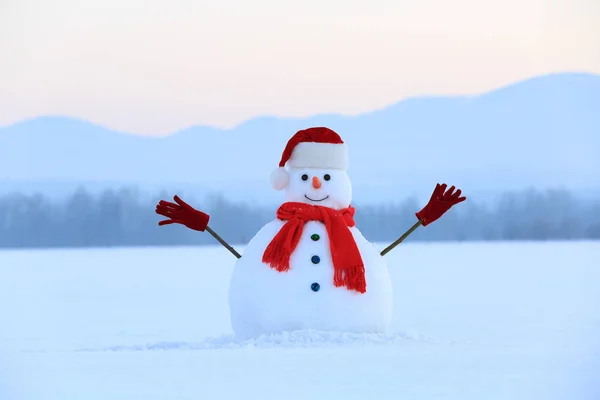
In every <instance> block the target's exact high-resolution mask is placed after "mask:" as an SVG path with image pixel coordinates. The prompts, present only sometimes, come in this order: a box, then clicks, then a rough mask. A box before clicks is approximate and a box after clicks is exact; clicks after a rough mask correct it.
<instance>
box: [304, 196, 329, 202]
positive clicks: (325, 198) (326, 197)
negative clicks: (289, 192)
mask: <svg viewBox="0 0 600 400" xmlns="http://www.w3.org/2000/svg"><path fill="white" fill-rule="evenodd" d="M304 197H306V198H307V199H308V200H310V201H323V200H327V199H328V198H329V195H327V196H325V197H323V198H322V199H311V198H310V197H308V196H307V195H304Z"/></svg>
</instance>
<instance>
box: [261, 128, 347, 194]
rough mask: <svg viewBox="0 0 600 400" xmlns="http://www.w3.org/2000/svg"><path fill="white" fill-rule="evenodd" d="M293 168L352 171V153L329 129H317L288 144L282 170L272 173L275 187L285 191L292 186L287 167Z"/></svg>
mask: <svg viewBox="0 0 600 400" xmlns="http://www.w3.org/2000/svg"><path fill="white" fill-rule="evenodd" d="M286 163H287V165H288V166H289V167H291V168H322V169H341V170H346V169H347V168H348V150H347V148H346V144H345V143H344V142H343V141H342V138H340V136H339V135H338V134H337V133H335V132H334V131H332V130H331V129H329V128H325V127H315V128H308V129H304V130H301V131H298V132H296V134H295V135H294V136H292V137H291V139H290V140H289V141H288V142H287V145H286V146H285V149H284V150H283V153H282V155H281V161H280V162H279V168H276V169H275V170H274V171H273V172H272V173H271V186H272V187H273V189H275V190H282V189H285V188H286V187H287V185H288V184H289V182H290V176H289V174H288V172H287V171H286V170H285V168H284V167H285V165H286Z"/></svg>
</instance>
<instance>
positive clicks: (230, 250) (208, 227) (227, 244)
mask: <svg viewBox="0 0 600 400" xmlns="http://www.w3.org/2000/svg"><path fill="white" fill-rule="evenodd" d="M206 232H208V233H210V234H211V235H212V237H214V238H215V239H217V241H218V242H219V243H221V244H222V245H223V247H225V248H226V249H227V250H229V252H230V253H231V254H233V255H234V256H236V257H237V258H238V259H240V258H242V256H241V255H240V253H238V252H237V251H236V250H235V249H234V248H233V247H231V245H230V244H229V243H227V242H226V241H225V240H223V238H221V236H219V235H218V234H217V232H215V231H213V230H212V228H211V227H210V226H208V225H206Z"/></svg>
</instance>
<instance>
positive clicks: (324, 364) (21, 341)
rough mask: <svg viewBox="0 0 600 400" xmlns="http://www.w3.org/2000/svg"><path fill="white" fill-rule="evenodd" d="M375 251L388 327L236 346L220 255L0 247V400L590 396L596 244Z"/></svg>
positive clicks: (595, 375) (596, 343) (596, 341)
mask: <svg viewBox="0 0 600 400" xmlns="http://www.w3.org/2000/svg"><path fill="white" fill-rule="evenodd" d="M386 258H388V262H389V264H390V269H391V273H392V277H393V279H394V285H395V286H394V288H395V314H394V325H393V332H390V334H388V335H379V336H378V335H350V334H334V333H329V334H328V333H320V332H297V333H290V334H286V335H276V336H274V337H265V338H261V339H259V340H256V341H249V342H237V341H235V340H233V339H232V338H231V337H230V334H231V330H230V325H229V316H228V305H227V288H228V281H229V277H230V274H231V271H232V267H233V263H234V261H235V258H234V257H233V256H231V255H230V254H229V253H228V252H227V251H226V250H225V249H223V248H220V247H213V248H148V249H113V250H68V251H66V250H54V251H4V252H0V346H1V347H0V356H1V357H2V358H0V399H2V400H4V399H6V400H21V399H27V400H38V399H39V400H55V399H56V400H95V399H98V400H100V399H102V400H109V399H110V400H119V399H123V400H136V399H143V400H153V399H157V400H158V399H160V400H170V399H194V400H209V399H219V400H220V399H243V400H245V399H261V400H266V399H278V400H282V399H285V400H291V399H309V398H310V399H344V400H346V399H361V400H365V399H378V400H379V399H394V400H398V399H457V400H470V399H473V400H487V399H502V400H506V399H509V400H519V399H526V400H534V399H535V400H536V399H540V400H541V399H543V400H555V399H556V400H558V399H561V400H562V399H564V400H598V399H600V261H599V259H600V242H580V243H575V242H573V243H487V244H486V243H479V244H475V243H465V244H402V245H401V246H400V247H399V248H397V249H395V250H394V251H393V252H391V253H390V254H389V255H387V256H386ZM298 307H302V305H301V304H298Z"/></svg>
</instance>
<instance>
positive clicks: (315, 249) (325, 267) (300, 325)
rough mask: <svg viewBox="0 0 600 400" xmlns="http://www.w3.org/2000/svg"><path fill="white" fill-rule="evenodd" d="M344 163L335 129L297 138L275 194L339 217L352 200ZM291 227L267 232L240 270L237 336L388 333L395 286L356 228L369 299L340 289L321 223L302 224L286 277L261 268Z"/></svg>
mask: <svg viewBox="0 0 600 400" xmlns="http://www.w3.org/2000/svg"><path fill="white" fill-rule="evenodd" d="M347 158H348V155H347V149H346V146H345V144H344V143H343V142H342V140H341V138H340V137H339V136H338V135H337V134H336V133H335V132H333V131H331V130H330V129H327V128H310V129H307V130H304V131H299V132H298V133H296V135H294V137H292V138H291V139H290V141H289V142H288V144H287V146H286V148H285V150H284V152H283V155H282V159H281V162H280V164H279V168H278V169H277V170H275V171H274V173H273V174H272V176H271V183H272V185H273V187H274V188H275V189H277V190H282V189H285V198H286V202H294V203H304V204H310V205H314V206H321V207H327V210H330V209H332V210H335V211H334V213H335V212H338V214H339V211H341V210H344V209H347V208H348V207H349V206H350V203H351V200H352V185H351V182H350V178H349V177H348V175H347V173H346V169H347V164H348V160H347ZM286 163H287V167H288V169H287V170H286V169H285V168H284V166H286ZM320 210H324V209H323V208H320ZM330 211H331V210H330ZM358 212H360V211H358ZM328 215H329V214H328ZM323 221H324V219H323ZM338 221H339V220H338ZM286 223H288V221H283V220H280V219H276V220H274V221H271V222H270V223H268V224H266V225H265V226H264V227H263V228H262V229H261V230H260V231H259V232H258V233H257V234H256V235H255V236H254V238H252V240H251V241H250V242H249V244H248V245H247V247H246V249H245V251H244V254H243V255H242V257H241V258H240V259H239V260H238V261H237V264H236V265H235V268H234V272H233V276H232V279H231V286H230V292H229V303H230V311H231V323H232V327H233V330H234V332H235V334H236V335H237V336H239V337H245V338H248V337H255V336H258V335H261V334H269V333H279V332H282V331H293V330H300V329H313V330H328V331H344V332H360V333H365V332H371V333H381V332H384V331H385V330H386V329H387V328H388V326H389V325H390V322H391V318H392V303H393V297H392V283H391V280H390V276H389V272H388V269H387V265H386V263H385V262H384V260H383V257H382V256H381V255H380V253H379V251H378V250H377V249H376V248H375V246H374V245H373V244H371V243H369V242H368V241H367V240H366V239H365V238H364V236H363V235H362V234H361V233H360V231H359V229H357V227H355V226H352V225H350V226H349V227H348V229H350V232H351V233H352V236H353V237H354V241H355V243H356V248H358V252H359V253H360V259H361V260H362V264H363V265H364V270H365V273H364V278H365V281H366V291H365V292H364V293H361V292H359V291H358V290H354V289H349V288H348V287H345V286H339V287H336V286H335V285H334V271H335V266H334V264H333V261H332V257H331V249H330V239H329V237H328V233H327V229H326V225H325V224H324V222H321V221H319V220H308V221H306V222H305V223H304V225H303V228H302V235H301V238H300V240H299V242H298V244H297V246H296V247H295V248H294V249H293V251H291V249H290V250H289V251H287V254H290V257H289V263H288V264H287V265H288V266H289V269H288V270H283V271H278V270H277V269H276V268H273V267H272V265H269V264H267V263H263V261H262V260H263V255H264V254H265V249H267V247H268V246H269V244H270V243H271V241H272V240H273V238H274V237H275V236H276V235H277V234H278V233H279V232H280V230H281V228H282V227H283V226H284V225H285V224H286ZM341 237H342V236H340V237H338V238H336V239H334V242H335V241H339V240H340V238H341ZM350 237H351V236H350V235H347V238H348V240H350ZM342 240H346V234H345V233H344V236H343V239H342ZM284 247H285V246H284ZM344 248H345V249H346V250H344V251H347V252H348V253H347V254H346V253H344V254H345V255H347V256H349V257H354V256H355V255H356V254H355V252H353V251H352V249H354V247H352V249H351V248H350V247H348V246H345V247H344ZM290 251H291V253H290ZM340 251H341V250H340ZM342 258H343V257H342ZM338 262H339V261H338ZM345 262H348V261H345ZM352 262H353V261H352ZM338 267H340V265H338ZM361 274H362V273H361Z"/></svg>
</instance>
